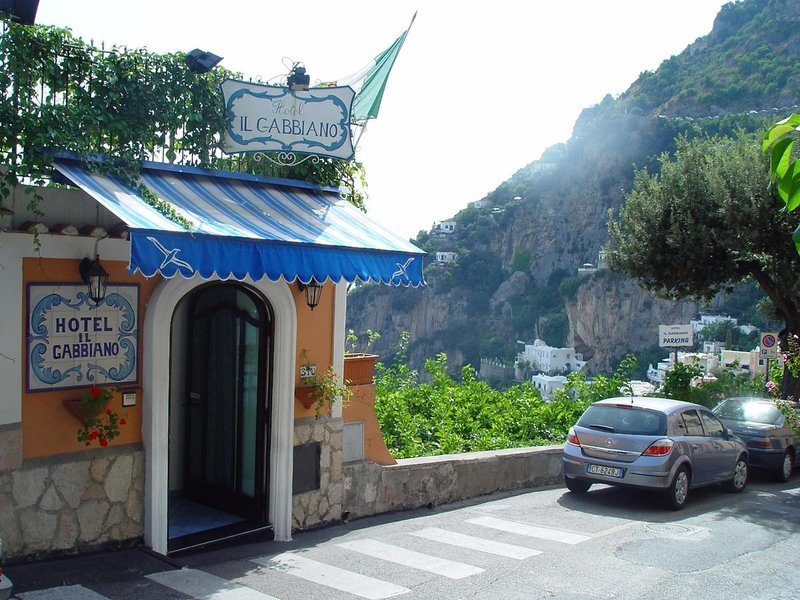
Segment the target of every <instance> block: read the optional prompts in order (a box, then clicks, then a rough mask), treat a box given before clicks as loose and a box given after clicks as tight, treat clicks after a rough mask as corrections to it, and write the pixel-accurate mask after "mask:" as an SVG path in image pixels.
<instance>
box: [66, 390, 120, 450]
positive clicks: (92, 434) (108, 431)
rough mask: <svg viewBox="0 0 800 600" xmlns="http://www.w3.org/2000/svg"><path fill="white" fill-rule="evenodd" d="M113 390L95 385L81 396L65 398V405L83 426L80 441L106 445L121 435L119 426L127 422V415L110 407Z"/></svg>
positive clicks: (79, 433) (80, 431) (86, 443)
mask: <svg viewBox="0 0 800 600" xmlns="http://www.w3.org/2000/svg"><path fill="white" fill-rule="evenodd" d="M112 397H113V395H112V393H111V390H109V389H107V388H100V387H97V386H95V385H93V386H92V387H91V388H89V390H88V391H86V392H84V393H83V394H81V397H80V398H77V399H74V398H71V399H68V400H64V402H63V404H64V407H65V408H66V409H67V410H68V411H69V412H70V413H72V415H73V416H75V418H77V419H78V420H79V421H80V422H81V424H82V425H83V427H82V428H81V429H78V441H79V442H81V443H82V444H83V445H84V446H91V445H92V443H93V442H95V441H96V442H97V443H98V445H100V446H102V447H105V446H108V442H109V441H111V440H113V439H114V438H115V437H117V436H118V435H119V428H120V426H122V425H125V424H126V423H127V421H126V415H125V414H124V413H123V414H121V415H120V414H119V413H117V412H115V411H113V410H111V409H110V408H108V403H109V402H110V401H111V398H112Z"/></svg>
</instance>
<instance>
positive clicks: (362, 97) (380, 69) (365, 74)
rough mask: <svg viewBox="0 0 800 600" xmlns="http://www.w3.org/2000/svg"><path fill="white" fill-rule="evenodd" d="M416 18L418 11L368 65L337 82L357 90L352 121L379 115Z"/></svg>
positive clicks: (351, 115) (364, 119) (351, 113)
mask: <svg viewBox="0 0 800 600" xmlns="http://www.w3.org/2000/svg"><path fill="white" fill-rule="evenodd" d="M416 18H417V13H414V16H413V18H412V19H411V24H410V25H409V26H408V29H406V30H405V31H404V32H403V33H402V34H401V35H400V37H398V38H397V39H396V40H395V41H394V43H392V45H391V46H389V47H388V48H387V49H386V50H384V51H383V52H381V53H380V54H378V56H376V57H375V58H374V59H373V60H372V61H371V62H370V63H369V64H368V65H366V66H365V67H364V68H362V69H361V70H360V71H358V72H357V73H355V74H353V75H350V76H349V77H346V78H344V79H340V80H339V81H338V82H337V83H338V84H339V85H349V86H350V87H352V88H353V89H354V90H355V91H356V97H355V100H353V109H352V111H351V112H350V121H351V122H352V123H358V124H362V123H365V122H366V121H367V120H369V119H374V118H375V117H377V116H378V111H380V109H381V101H382V100H383V92H384V90H386V82H387V81H388V80H389V74H390V73H391V72H392V67H393V66H394V61H395V59H396V58H397V55H398V54H399V53H400V48H402V47H403V42H405V41H406V36H407V35H408V32H409V31H411V25H413V24H414V19H416Z"/></svg>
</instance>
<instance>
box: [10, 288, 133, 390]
mask: <svg viewBox="0 0 800 600" xmlns="http://www.w3.org/2000/svg"><path fill="white" fill-rule="evenodd" d="M27 309H28V310H27V314H28V325H27V340H26V342H27V343H26V355H27V358H28V369H27V388H28V391H40V390H50V389H53V388H71V387H80V386H88V385H92V384H98V385H103V384H123V383H124V384H130V383H135V382H136V380H137V376H138V329H139V286H138V285H109V286H108V289H107V292H106V297H105V298H104V299H103V300H102V301H101V302H100V303H99V304H95V302H94V301H93V300H91V299H89V297H88V295H87V290H86V286H85V285H72V284H50V283H47V284H38V283H32V284H29V285H28V302H27Z"/></svg>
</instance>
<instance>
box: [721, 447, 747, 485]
mask: <svg viewBox="0 0 800 600" xmlns="http://www.w3.org/2000/svg"><path fill="white" fill-rule="evenodd" d="M747 474H748V469H747V460H746V459H745V457H744V456H740V457H739V458H738V459H737V460H736V466H735V467H734V468H733V477H731V478H730V480H728V481H726V482H725V489H727V490H728V491H729V492H734V493H736V494H738V493H739V492H741V491H742V490H744V488H745V486H746V485H747Z"/></svg>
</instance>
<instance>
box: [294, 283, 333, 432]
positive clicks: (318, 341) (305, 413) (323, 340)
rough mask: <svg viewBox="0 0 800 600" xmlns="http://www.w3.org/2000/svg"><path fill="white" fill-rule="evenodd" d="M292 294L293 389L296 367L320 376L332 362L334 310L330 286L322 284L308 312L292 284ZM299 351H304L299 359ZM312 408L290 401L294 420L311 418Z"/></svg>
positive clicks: (297, 384) (303, 295) (303, 298)
mask: <svg viewBox="0 0 800 600" xmlns="http://www.w3.org/2000/svg"><path fill="white" fill-rule="evenodd" d="M291 289H292V294H293V295H294V301H295V305H296V307H297V356H296V357H295V363H296V365H297V368H296V372H295V374H294V384H295V387H296V388H297V387H301V386H303V385H304V384H303V380H302V379H300V365H302V364H303V363H312V364H315V365H317V372H318V373H322V371H324V370H325V369H327V368H328V367H329V366H330V365H331V363H332V362H333V309H334V304H335V303H334V292H335V289H334V285H333V284H331V283H326V284H325V285H324V286H323V289H322V296H321V298H320V302H319V305H318V306H317V307H316V308H315V309H314V310H311V309H310V308H308V304H306V293H305V292H301V291H300V290H299V289H297V286H296V285H294V284H292V286H291ZM303 350H305V351H306V353H305V356H303ZM315 414H316V413H315V411H314V407H313V406H312V407H311V408H305V407H304V406H303V405H302V404H301V403H300V401H299V400H297V399H296V398H295V401H294V418H295V419H301V418H303V417H313V416H315Z"/></svg>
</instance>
